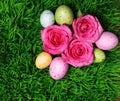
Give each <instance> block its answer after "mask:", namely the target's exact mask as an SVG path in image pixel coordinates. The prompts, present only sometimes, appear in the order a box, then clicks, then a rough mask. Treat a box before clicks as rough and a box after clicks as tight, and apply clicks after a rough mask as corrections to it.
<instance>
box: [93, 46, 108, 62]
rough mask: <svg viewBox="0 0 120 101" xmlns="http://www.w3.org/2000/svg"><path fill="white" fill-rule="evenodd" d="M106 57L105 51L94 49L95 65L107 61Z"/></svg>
mask: <svg viewBox="0 0 120 101" xmlns="http://www.w3.org/2000/svg"><path fill="white" fill-rule="evenodd" d="M105 58H106V56H105V53H104V51H103V50H101V49H99V48H95V49H94V63H100V62H103V61H104V60H105Z"/></svg>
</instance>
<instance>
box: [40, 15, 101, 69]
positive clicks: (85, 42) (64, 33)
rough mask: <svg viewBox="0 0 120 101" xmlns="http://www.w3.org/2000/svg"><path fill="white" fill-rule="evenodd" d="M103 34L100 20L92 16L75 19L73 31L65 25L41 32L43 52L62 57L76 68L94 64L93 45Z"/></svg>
mask: <svg viewBox="0 0 120 101" xmlns="http://www.w3.org/2000/svg"><path fill="white" fill-rule="evenodd" d="M102 32H103V28H102V26H101V24H100V22H99V20H98V19H97V17H95V16H92V15H90V14H88V15H84V16H80V17H78V18H77V19H74V21H73V23H72V29H71V28H70V27H69V26H67V25H65V24H63V25H55V24H54V25H51V26H48V27H46V28H45V29H43V30H41V31H40V33H41V38H42V41H43V50H44V51H46V52H48V53H50V54H52V55H61V57H62V58H63V59H64V60H65V62H66V63H68V64H70V65H72V66H74V67H81V66H87V65H90V64H91V63H92V62H93V60H94V54H93V48H94V46H93V43H95V42H96V41H97V40H98V39H99V38H100V36H101V34H102Z"/></svg>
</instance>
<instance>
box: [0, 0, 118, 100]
mask: <svg viewBox="0 0 120 101" xmlns="http://www.w3.org/2000/svg"><path fill="white" fill-rule="evenodd" d="M62 4H66V5H68V6H70V7H71V8H72V10H73V12H74V14H75V17H76V14H77V11H78V9H81V11H82V13H83V14H88V13H89V14H92V15H95V16H97V17H98V19H99V21H100V22H101V24H102V25H103V28H104V30H105V31H111V32H113V33H115V34H116V35H117V36H118V38H119V39H120V30H119V28H120V27H119V26H120V10H119V7H120V0H0V101H114V100H115V99H116V98H117V97H119V96H120V82H119V80H120V75H119V71H120V44H118V46H117V47H116V48H114V49H112V50H109V51H105V53H106V56H107V57H106V60H105V61H104V62H102V63H99V64H92V65H90V66H87V67H82V68H77V69H76V68H73V67H72V66H71V67H70V68H69V71H68V74H67V75H66V76H65V77H64V78H63V79H61V80H58V81H55V80H53V79H52V78H51V77H50V75H49V69H48V68H47V69H44V70H39V69H37V68H36V67H35V58H36V56H37V55H38V54H39V53H40V52H42V51H43V50H42V41H41V38H40V33H39V31H40V30H41V29H43V27H42V26H41V25H40V22H39V17H40V14H41V12H42V11H43V10H46V9H49V10H52V11H53V12H55V10H56V8H57V7H58V6H59V5H62Z"/></svg>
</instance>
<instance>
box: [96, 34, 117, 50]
mask: <svg viewBox="0 0 120 101" xmlns="http://www.w3.org/2000/svg"><path fill="white" fill-rule="evenodd" d="M95 43H96V46H97V47H98V48H100V49H102V50H110V49H113V48H114V47H115V46H116V45H117V44H118V38H117V36H116V35H115V34H113V33H111V32H103V33H102V35H101V37H100V38H99V39H98V40H97V41H96V42H95Z"/></svg>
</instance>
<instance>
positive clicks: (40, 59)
mask: <svg viewBox="0 0 120 101" xmlns="http://www.w3.org/2000/svg"><path fill="white" fill-rule="evenodd" d="M51 61H52V56H51V55H50V54H49V53H47V52H41V53H40V54H38V56H37V58H36V60H35V65H36V67H37V68H38V69H44V68H47V67H48V66H49V65H50V63H51Z"/></svg>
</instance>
